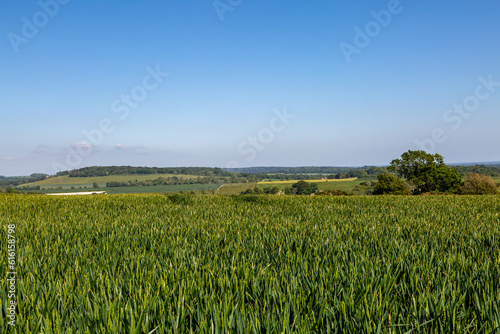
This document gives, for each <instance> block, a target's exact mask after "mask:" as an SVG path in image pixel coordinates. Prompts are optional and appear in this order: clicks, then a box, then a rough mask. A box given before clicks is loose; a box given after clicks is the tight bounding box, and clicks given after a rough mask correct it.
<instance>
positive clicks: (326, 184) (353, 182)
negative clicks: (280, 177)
mask: <svg viewBox="0 0 500 334" xmlns="http://www.w3.org/2000/svg"><path fill="white" fill-rule="evenodd" d="M371 181H377V178H376V177H367V178H363V179H358V178H350V179H341V180H327V181H325V180H309V181H308V182H310V183H316V184H317V185H318V188H319V190H333V189H335V190H343V191H346V192H351V191H352V189H353V188H354V187H355V186H357V185H359V184H360V183H362V182H371ZM296 182H298V181H287V182H286V183H285V182H280V183H273V182H271V183H264V182H259V183H258V186H259V187H262V188H266V187H278V188H279V189H285V188H287V187H290V186H291V185H292V184H294V183H296Z"/></svg>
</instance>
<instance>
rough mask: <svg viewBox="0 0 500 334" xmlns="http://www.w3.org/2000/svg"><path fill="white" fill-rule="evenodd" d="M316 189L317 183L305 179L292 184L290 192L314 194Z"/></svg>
mask: <svg viewBox="0 0 500 334" xmlns="http://www.w3.org/2000/svg"><path fill="white" fill-rule="evenodd" d="M317 190H318V185H317V184H316V183H309V182H307V181H303V180H301V181H299V182H297V183H294V184H292V193H294V194H295V195H310V194H314V193H315V192H316V191H317Z"/></svg>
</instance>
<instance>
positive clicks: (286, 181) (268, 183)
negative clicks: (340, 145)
mask: <svg viewBox="0 0 500 334" xmlns="http://www.w3.org/2000/svg"><path fill="white" fill-rule="evenodd" d="M356 179H357V177H351V178H349V179H332V180H327V181H325V180H318V179H314V180H304V181H306V182H311V183H319V182H322V183H323V182H342V181H354V180H356ZM298 181H299V180H291V181H290V180H285V181H263V182H259V183H258V184H259V185H261V184H262V185H276V184H284V183H290V184H294V183H296V182H298Z"/></svg>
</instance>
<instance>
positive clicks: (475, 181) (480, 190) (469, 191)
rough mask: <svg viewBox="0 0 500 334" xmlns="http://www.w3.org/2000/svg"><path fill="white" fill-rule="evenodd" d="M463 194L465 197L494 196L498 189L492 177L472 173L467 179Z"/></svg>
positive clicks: (462, 190)
mask: <svg viewBox="0 0 500 334" xmlns="http://www.w3.org/2000/svg"><path fill="white" fill-rule="evenodd" d="M461 192H462V194H464V195H494V194H496V193H497V192H498V189H497V185H496V183H495V181H494V180H493V179H492V178H491V176H488V175H483V174H478V173H470V174H469V175H467V177H466V179H465V182H464V184H463V186H462V189H461Z"/></svg>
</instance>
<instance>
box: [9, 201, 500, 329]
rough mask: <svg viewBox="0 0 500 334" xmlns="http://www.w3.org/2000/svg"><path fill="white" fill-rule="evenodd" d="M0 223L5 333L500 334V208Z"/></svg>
mask: <svg viewBox="0 0 500 334" xmlns="http://www.w3.org/2000/svg"><path fill="white" fill-rule="evenodd" d="M0 222H1V223H2V229H1V234H0V243H1V245H2V246H1V249H2V256H0V269H1V271H2V273H1V275H2V294H1V298H2V303H1V310H0V313H1V318H0V328H1V329H0V332H2V333H12V332H17V333H51V332H54V333H195V332H196V333H245V334H246V333H320V332H321V333H330V332H331V333H335V332H344V333H371V332H374V333H377V332H380V333H407V332H415V333H422V332H423V333H452V332H455V333H498V331H499V330H500V196H477V197H473V196H460V197H458V196H423V197H420V196H413V197H409V196H408V197H396V196H394V197H375V196H367V197H309V196H304V197H302V196H290V197H288V196H268V197H265V196H184V195H171V196H165V195H160V194H149V195H94V196H83V197H78V196H71V197H69V196H68V197H49V196H39V195H12V196H9V195H4V196H0ZM9 226H10V227H12V228H9ZM10 235H13V236H12V238H15V265H16V268H15V269H16V281H15V287H14V288H15V298H14V299H15V302H16V308H15V324H16V327H12V326H11V325H9V324H8V322H9V321H10V319H11V318H9V317H7V316H8V315H9V314H11V311H10V310H9V309H8V306H9V305H10V304H9V303H10V299H9V297H8V295H9V294H8V292H9V291H10V290H9V289H10V284H11V283H10V281H8V280H7V279H6V277H8V276H7V273H8V272H9V271H10V270H9V267H8V264H9V262H8V261H9V257H8V255H7V254H8V252H7V245H9V242H8V240H9V238H11V237H10Z"/></svg>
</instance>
